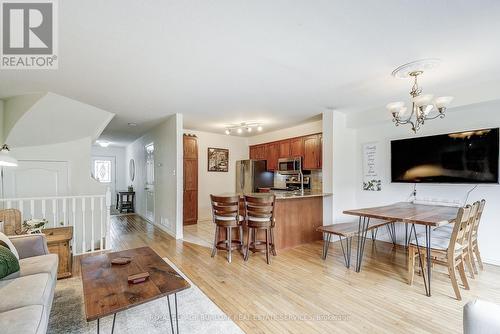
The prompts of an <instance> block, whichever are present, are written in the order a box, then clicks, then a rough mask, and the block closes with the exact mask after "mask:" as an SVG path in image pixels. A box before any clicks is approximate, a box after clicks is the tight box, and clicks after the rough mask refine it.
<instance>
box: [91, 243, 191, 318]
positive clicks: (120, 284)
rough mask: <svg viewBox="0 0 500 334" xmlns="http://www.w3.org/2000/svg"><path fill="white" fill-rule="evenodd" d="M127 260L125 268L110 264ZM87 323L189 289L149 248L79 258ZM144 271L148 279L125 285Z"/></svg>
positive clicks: (178, 275) (186, 283)
mask: <svg viewBox="0 0 500 334" xmlns="http://www.w3.org/2000/svg"><path fill="white" fill-rule="evenodd" d="M117 257H131V258H132V261H131V262H130V263H129V264H127V265H112V264H111V260H112V259H114V258H117ZM81 272H82V281H83V296H84V300H85V313H86V316H87V321H92V320H96V319H98V318H102V317H105V316H107V315H110V314H114V313H117V312H120V311H123V310H126V309H128V308H131V307H134V306H137V305H140V304H143V303H146V302H149V301H151V300H154V299H158V298H161V297H164V296H167V295H170V294H173V293H176V292H179V291H182V290H185V289H187V288H189V287H190V284H189V283H188V282H187V281H186V280H185V279H184V278H183V277H182V276H181V275H180V274H179V273H177V272H176V271H175V270H174V269H173V268H172V267H171V266H169V265H168V264H167V263H166V262H165V261H164V260H163V259H162V258H161V257H160V256H159V255H158V254H156V253H155V252H154V251H153V250H152V249H151V248H149V247H141V248H134V249H129V250H125V251H121V252H113V253H105V254H101V255H97V256H91V257H86V258H82V259H81ZM141 272H148V273H149V275H150V276H149V279H147V280H146V281H145V282H143V283H139V284H129V283H128V281H127V277H128V276H129V275H133V274H138V273H141Z"/></svg>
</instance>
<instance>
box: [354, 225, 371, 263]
mask: <svg viewBox="0 0 500 334" xmlns="http://www.w3.org/2000/svg"><path fill="white" fill-rule="evenodd" d="M369 225H370V218H368V217H359V222H358V245H357V246H358V248H357V254H356V272H360V270H361V263H362V262H363V253H364V251H365V242H366V234H367V233H368V227H369Z"/></svg>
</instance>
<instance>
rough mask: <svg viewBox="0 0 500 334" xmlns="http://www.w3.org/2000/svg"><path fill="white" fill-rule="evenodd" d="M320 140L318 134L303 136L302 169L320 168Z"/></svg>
mask: <svg viewBox="0 0 500 334" xmlns="http://www.w3.org/2000/svg"><path fill="white" fill-rule="evenodd" d="M321 140H322V138H321V135H320V134H316V135H311V136H306V137H304V159H303V162H302V168H303V169H306V170H308V169H320V168H321Z"/></svg>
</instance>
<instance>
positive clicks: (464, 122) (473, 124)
mask: <svg viewBox="0 0 500 334" xmlns="http://www.w3.org/2000/svg"><path fill="white" fill-rule="evenodd" d="M499 110H500V101H493V102H488V103H482V104H476V105H470V106H465V107H460V108H454V109H451V110H449V111H448V112H447V116H446V118H445V119H442V120H433V121H429V122H427V123H426V124H425V125H424V127H423V128H422V129H421V130H420V131H419V133H418V135H417V136H424V135H434V134H440V133H448V132H455V131H463V130H471V129H480V128H488V127H499V126H500V117H499ZM380 112H381V113H383V112H385V111H384V110H381V111H380ZM356 117H359V115H353V117H352V119H351V120H349V121H348V122H347V124H349V125H350V126H353V127H356V122H354V121H353V119H355V118H356ZM365 124H366V122H364V123H363V126H361V127H358V128H356V129H354V131H355V135H354V136H355V145H354V147H353V146H352V144H351V140H352V138H351V136H350V135H343V136H342V140H341V141H340V142H339V144H341V145H345V148H344V149H342V147H338V146H336V147H335V149H334V155H335V154H337V153H338V152H339V151H340V152H342V151H344V154H345V153H346V151H348V150H349V149H353V152H354V155H355V157H354V160H355V162H354V163H353V162H352V161H351V159H347V160H346V161H345V162H344V163H342V160H343V159H340V160H338V163H339V165H337V164H335V163H334V166H335V168H334V169H333V171H334V180H335V179H337V180H338V179H339V178H340V179H342V181H341V182H342V186H341V189H344V190H343V191H340V190H339V191H338V192H337V191H335V190H334V197H335V198H338V197H339V196H343V195H344V194H345V193H346V192H345V191H347V193H349V191H348V188H351V189H354V190H355V192H356V193H355V204H356V207H369V206H377V205H383V204H390V203H394V202H399V201H407V200H408V199H409V195H410V193H411V191H412V189H413V184H397V183H395V184H392V183H391V182H390V180H391V176H390V140H393V139H402V138H410V137H415V135H414V134H413V133H412V132H411V129H410V128H409V127H408V126H399V127H396V126H394V124H393V123H392V122H391V121H390V120H389V121H385V122H375V123H374V124H372V125H371V126H366V125H365ZM345 131H348V128H345ZM335 140H336V139H335V138H334V145H335ZM337 140H338V139H337ZM374 141H375V142H379V143H380V146H379V148H380V151H379V154H380V156H379V157H380V159H379V161H380V170H381V171H382V175H381V178H382V191H380V192H372V191H363V190H362V155H361V145H362V144H364V143H367V142H374ZM354 168H355V169H356V178H355V181H354V182H353V181H352V180H351V181H348V180H345V179H343V177H344V175H349V170H352V169H354ZM471 188H472V186H471V185H444V184H435V185H417V191H418V195H417V197H418V198H434V199H446V200H449V201H450V200H459V201H460V202H463V201H464V200H465V196H466V193H467V191H468V190H469V189H471ZM481 198H485V199H486V201H487V204H486V208H485V212H484V215H483V221H482V223H481V227H480V231H479V244H480V248H481V252H482V255H483V259H484V260H485V261H486V262H490V263H495V264H500V247H499V246H498V240H497V236H498V235H500V224H499V223H498V217H500V206H498V205H497V203H500V186H499V185H481V186H479V187H478V188H477V189H476V190H475V191H474V192H472V193H471V195H470V197H469V202H472V201H476V200H479V199H481ZM348 208H349V207H348V206H347V205H345V206H344V207H339V208H336V212H337V213H338V212H339V211H341V210H342V209H348ZM338 218H339V219H348V217H346V216H343V215H342V214H339V216H338ZM351 219H352V218H351ZM402 227H403V225H402V224H401V225H400V226H398V228H399V230H400V231H402ZM380 232H382V231H380ZM384 232H385V231H384ZM398 234H399V236H400V239H401V238H404V233H401V232H399V233H398ZM379 235H380V237H381V238H386V236H384V235H382V234H381V233H379Z"/></svg>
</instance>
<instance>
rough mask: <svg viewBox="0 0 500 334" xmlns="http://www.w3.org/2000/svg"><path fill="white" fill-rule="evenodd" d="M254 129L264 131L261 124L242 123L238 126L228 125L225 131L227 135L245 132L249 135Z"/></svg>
mask: <svg viewBox="0 0 500 334" xmlns="http://www.w3.org/2000/svg"><path fill="white" fill-rule="evenodd" d="M253 129H256V130H257V131H259V132H260V131H262V130H263V128H262V123H260V122H241V123H238V124H228V125H226V130H225V131H224V132H225V133H226V135H230V134H231V133H234V132H236V133H238V134H242V133H243V131H246V132H248V133H250V132H252V131H253Z"/></svg>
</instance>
